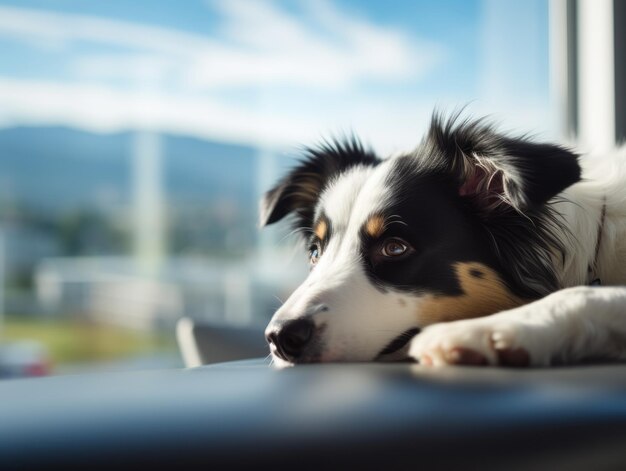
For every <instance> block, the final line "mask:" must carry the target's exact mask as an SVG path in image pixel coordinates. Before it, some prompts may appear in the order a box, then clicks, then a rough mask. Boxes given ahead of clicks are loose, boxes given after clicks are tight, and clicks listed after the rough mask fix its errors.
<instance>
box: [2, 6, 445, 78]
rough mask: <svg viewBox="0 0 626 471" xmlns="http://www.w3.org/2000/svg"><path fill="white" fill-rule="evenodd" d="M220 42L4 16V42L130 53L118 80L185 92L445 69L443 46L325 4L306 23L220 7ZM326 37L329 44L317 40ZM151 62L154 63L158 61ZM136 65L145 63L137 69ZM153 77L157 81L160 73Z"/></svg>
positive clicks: (110, 24) (87, 70) (38, 16)
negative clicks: (173, 76) (164, 77)
mask: <svg viewBox="0 0 626 471" xmlns="http://www.w3.org/2000/svg"><path fill="white" fill-rule="evenodd" d="M211 5H212V6H213V7H214V8H215V9H216V10H217V11H218V12H219V13H220V14H221V19H222V22H221V25H220V27H219V31H218V35H217V36H216V35H213V37H207V36H203V35H199V34H192V33H187V32H182V31H177V30H171V29H167V28H162V27H155V26H146V25H139V24H135V23H130V22H125V21H119V20H110V19H103V18H98V17H93V16H86V15H77V14H65V13H63V14H62V13H51V12H43V11H39V10H31V9H23V8H15V7H7V6H2V7H0V35H5V36H7V35H8V36H13V37H18V38H21V39H23V40H28V41H30V42H32V41H34V40H37V41H38V42H39V43H40V44H43V45H46V46H49V44H50V42H52V43H56V44H58V45H65V46H66V47H70V46H71V45H74V44H78V43H84V42H88V43H99V44H105V45H109V46H117V47H120V46H121V47H122V48H124V49H126V51H125V52H122V53H119V54H116V55H114V54H109V55H108V57H107V60H106V63H105V64H104V65H105V66H106V67H107V68H108V69H109V70H115V71H117V74H118V75H119V76H120V77H130V78H133V79H135V78H137V77H138V76H143V75H145V69H144V65H145V63H146V62H148V61H149V62H150V63H152V64H154V63H155V61H157V60H158V61H160V62H161V63H162V64H167V66H166V67H162V68H161V69H160V70H159V71H160V72H162V71H164V70H168V71H169V72H170V73H171V71H172V70H175V71H178V77H177V78H178V80H179V81H180V84H181V86H186V87H189V86H192V87H194V88H197V89H215V88H219V87H233V86H239V87H245V86H249V87H259V86H268V85H271V86H277V85H278V86H280V85H290V86H302V87H323V88H329V87H330V88H337V87H348V86H354V85H355V83H357V82H358V81H360V80H364V79H366V80H372V79H374V80H385V81H389V80H398V79H406V78H410V77H419V76H420V75H423V74H424V73H426V72H428V71H429V70H432V68H433V67H434V66H435V65H436V64H437V63H438V61H440V60H441V58H442V55H443V50H442V48H441V47H440V46H438V45H437V44H432V43H428V42H425V41H417V40H416V39H412V40H411V39H409V38H408V37H405V36H403V35H401V34H400V33H398V32H396V31H393V30H390V29H388V28H383V27H381V26H377V25H373V24H370V23H367V22H366V21H364V20H356V19H353V18H349V17H347V16H345V15H343V14H342V13H341V12H339V11H338V10H337V9H335V7H333V6H332V4H330V3H327V2H324V1H316V2H311V3H309V13H310V15H308V16H307V15H299V16H298V15H295V14H293V13H287V12H286V11H284V10H281V9H280V8H279V7H278V4H276V3H273V2H247V1H241V0H219V1H216V2H212V3H211ZM320 31H324V34H320ZM155 57H158V59H156V58H155ZM135 58H140V59H141V60H139V61H136V60H135ZM97 59H98V57H92V56H91V55H87V56H84V57H81V56H75V57H74V58H73V60H74V61H75V62H76V64H75V66H74V70H76V71H78V72H81V73H82V74H84V75H86V76H91V77H99V74H100V73H101V72H102V70H103V66H102V65H99V64H98V63H97ZM159 71H155V70H153V71H152V72H154V73H155V75H153V76H152V77H158V76H159V75H158V72H159Z"/></svg>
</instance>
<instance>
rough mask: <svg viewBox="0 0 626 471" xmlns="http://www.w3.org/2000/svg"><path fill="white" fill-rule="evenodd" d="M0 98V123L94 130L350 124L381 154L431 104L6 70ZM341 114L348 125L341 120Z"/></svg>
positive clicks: (280, 135) (414, 130)
mask: <svg viewBox="0 0 626 471" xmlns="http://www.w3.org/2000/svg"><path fill="white" fill-rule="evenodd" d="M0 104H1V106H0V127H4V126H15V125H26V124H28V125H63V126H70V127H75V128H79V129H86V130H89V131H92V132H101V133H108V132H118V131H124V130H129V129H146V130H154V131H158V132H167V133H174V134H184V135H189V136H195V137H199V138H203V139H209V140H220V141H229V142H236V143H243V144H249V145H252V146H270V147H278V148H280V147H285V146H295V145H298V144H301V143H313V142H317V141H318V140H319V139H320V138H321V137H324V136H325V137H327V136H328V135H329V134H332V133H336V132H337V131H338V130H354V131H357V132H358V133H360V134H362V135H364V136H367V138H368V141H367V142H368V143H371V144H372V145H374V147H375V149H376V150H378V151H379V152H381V153H383V154H387V153H389V152H394V151H400V150H408V149H411V148H412V147H413V146H415V145H416V144H417V139H418V138H419V136H420V135H421V132H422V131H423V129H424V126H425V125H426V123H427V120H428V117H429V114H430V111H431V110H430V108H426V107H424V106H423V107H421V108H420V107H418V106H415V104H413V103H405V104H397V103H395V104H391V105H389V106H386V105H384V104H380V103H366V102H362V101H360V100H357V101H356V102H354V103H352V105H351V106H348V107H346V108H347V109H344V110H342V111H340V112H338V113H337V115H335V116H333V118H332V120H330V119H329V117H328V115H327V114H325V113H324V112H316V113H301V112H299V110H295V109H294V110H293V111H283V112H282V113H272V112H271V111H268V109H264V108H256V109H250V108H248V107H246V106H236V105H233V104H231V103H225V102H223V101H219V100H215V99H209V98H198V97H197V96H196V95H188V96H181V95H167V94H163V93H150V92H145V93H140V94H138V93H135V92H130V91H124V90H113V89H111V88H109V87H102V86H99V85H76V84H66V83H55V82H49V81H35V80H27V81H25V80H15V79H6V78H0ZM348 108H349V109H348ZM391 108H393V111H392V110H391ZM390 116H392V118H389V117H390ZM385 117H387V118H386V119H385ZM348 121H350V123H351V124H350V125H349V127H347V125H345V124H344V125H342V124H341V123H342V122H343V123H345V122H348Z"/></svg>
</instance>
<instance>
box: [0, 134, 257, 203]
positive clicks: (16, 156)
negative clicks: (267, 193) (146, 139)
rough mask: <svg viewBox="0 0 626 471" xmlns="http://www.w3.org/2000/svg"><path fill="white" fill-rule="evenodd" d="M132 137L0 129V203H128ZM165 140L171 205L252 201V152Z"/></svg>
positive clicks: (196, 141)
mask: <svg viewBox="0 0 626 471" xmlns="http://www.w3.org/2000/svg"><path fill="white" fill-rule="evenodd" d="M134 138H135V136H134V134H132V133H128V132H126V133H118V134H93V133H88V132H84V131H79V130H75V129H68V128H62V127H20V128H11V129H4V130H0V201H2V200H5V201H6V200H9V201H13V202H19V203H20V204H24V205H27V206H29V207H35V208H40V209H45V210H47V211H56V210H65V209H67V208H82V207H89V206H94V207H100V208H102V207H104V208H106V207H108V206H113V207H115V206H120V205H121V206H124V205H128V204H129V203H130V201H131V179H132V159H131V155H132V149H133V145H134ZM162 143H163V145H164V148H163V151H164V186H165V189H166V192H167V199H168V203H176V204H182V205H185V204H186V203H187V204H201V203H202V202H206V201H212V200H214V199H215V198H219V199H221V200H228V201H232V202H235V203H236V204H237V205H238V206H240V207H241V206H245V207H250V208H252V207H253V206H255V205H256V202H255V195H256V193H257V192H258V191H259V190H258V189H257V182H256V171H257V168H256V165H257V158H256V151H255V149H253V148H250V147H244V146H238V145H232V144H222V143H216V142H208V141H203V140H199V139H193V138H187V137H181V136H171V135H163V136H162Z"/></svg>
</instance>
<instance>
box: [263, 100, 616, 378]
mask: <svg viewBox="0 0 626 471" xmlns="http://www.w3.org/2000/svg"><path fill="white" fill-rule="evenodd" d="M286 216H290V217H291V219H292V221H293V224H294V226H295V228H296V230H298V231H299V232H300V233H301V234H303V235H304V238H305V240H306V243H307V245H308V257H309V263H310V266H311V270H310V274H309V275H308V277H307V278H306V280H305V281H304V282H303V283H302V285H300V286H299V287H298V288H297V289H296V290H295V292H294V293H293V294H292V295H291V296H290V297H289V299H288V300H287V301H286V302H285V303H284V304H283V305H282V307H280V309H279V310H278V311H277V312H276V313H275V314H274V316H273V317H272V320H271V321H270V323H269V325H268V327H267V329H266V332H265V334H266V339H267V341H268V343H269V346H270V350H271V353H272V356H273V359H274V361H275V363H276V364H277V365H280V366H286V365H294V364H300V363H313V362H340V361H341V362H345V361H349V362H357V361H398V360H405V359H413V360H415V361H417V362H419V363H420V364H422V365H426V366H443V365H476V366H478V365H502V366H515V367H521V366H548V365H555V364H570V363H575V362H579V361H581V360H588V359H596V358H605V359H616V360H620V359H625V358H626V287H625V286H620V285H626V237H625V236H626V147H625V148H623V149H621V150H619V149H617V150H616V151H615V152H614V153H612V154H610V155H606V156H603V157H601V158H595V159H594V158H590V157H585V158H582V157H581V156H580V155H579V154H578V153H576V152H574V151H573V150H572V149H570V148H567V147H564V146H560V145H555V144H549V143H537V142H534V141H533V140H532V139H530V138H528V137H512V136H510V135H508V134H505V133H501V132H499V131H498V129H497V128H496V127H495V126H494V125H492V124H491V123H489V122H488V121H486V120H485V119H470V118H464V117H463V116H462V113H455V114H454V115H452V116H450V117H448V118H446V117H444V116H443V115H441V114H440V113H437V112H435V113H434V114H433V117H432V120H431V123H430V127H429V129H428V132H427V133H426V135H425V137H424V138H423V139H422V141H421V143H420V144H419V145H418V146H417V148H416V149H415V150H413V151H412V152H408V153H405V154H401V155H397V156H393V157H390V158H387V159H381V158H379V157H378V156H377V155H375V153H374V152H373V151H371V150H368V149H366V148H365V147H364V146H363V145H362V144H361V143H360V142H359V141H358V139H356V138H355V137H349V138H345V139H341V140H333V141H325V142H324V143H323V144H321V145H320V146H317V147H313V148H308V149H306V151H305V157H304V159H303V160H302V161H301V162H300V163H299V165H298V166H296V167H295V168H294V169H293V170H292V171H291V172H290V173H289V174H288V175H287V176H286V177H284V178H283V179H282V180H281V181H280V182H279V183H278V184H277V185H276V186H275V187H274V188H273V189H271V190H270V191H268V192H267V193H266V194H265V195H264V197H263V199H262V201H261V209H260V219H261V226H265V225H268V224H273V223H275V222H277V221H279V220H281V219H283V218H285V217H286ZM600 285H601V286H600Z"/></svg>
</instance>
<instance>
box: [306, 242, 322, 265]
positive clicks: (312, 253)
mask: <svg viewBox="0 0 626 471" xmlns="http://www.w3.org/2000/svg"><path fill="white" fill-rule="evenodd" d="M321 255H322V254H321V251H320V248H319V245H317V244H313V245H311V247H309V261H310V262H311V265H315V264H316V263H317V261H318V260H319V259H320V257H321Z"/></svg>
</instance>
